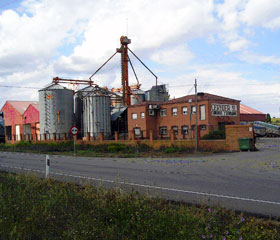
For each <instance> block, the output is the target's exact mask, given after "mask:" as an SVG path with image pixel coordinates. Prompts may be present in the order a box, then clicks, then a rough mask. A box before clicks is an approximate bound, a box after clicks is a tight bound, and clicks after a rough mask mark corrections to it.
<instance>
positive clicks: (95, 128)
mask: <svg viewBox="0 0 280 240" xmlns="http://www.w3.org/2000/svg"><path fill="white" fill-rule="evenodd" d="M80 91H81V92H82V94H83V130H84V136H86V134H87V132H88V133H90V136H91V137H99V134H100V133H101V132H102V133H103V134H104V136H105V137H108V136H110V135H111V108H110V107H111V96H110V94H109V92H108V91H107V90H105V89H103V88H100V87H98V86H89V87H86V88H84V89H82V90H80Z"/></svg>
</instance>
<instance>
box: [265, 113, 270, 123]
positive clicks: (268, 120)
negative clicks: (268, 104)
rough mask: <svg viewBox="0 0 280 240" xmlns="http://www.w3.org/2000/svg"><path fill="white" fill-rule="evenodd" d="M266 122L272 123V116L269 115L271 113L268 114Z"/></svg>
mask: <svg viewBox="0 0 280 240" xmlns="http://www.w3.org/2000/svg"><path fill="white" fill-rule="evenodd" d="M265 122H267V123H271V117H270V114H269V113H268V114H266V120H265Z"/></svg>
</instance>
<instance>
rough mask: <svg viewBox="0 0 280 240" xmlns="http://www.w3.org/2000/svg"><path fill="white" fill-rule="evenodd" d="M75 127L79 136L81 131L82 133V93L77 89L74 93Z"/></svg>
mask: <svg viewBox="0 0 280 240" xmlns="http://www.w3.org/2000/svg"><path fill="white" fill-rule="evenodd" d="M74 121H75V123H76V127H77V128H78V129H79V135H78V137H80V136H81V135H80V134H81V133H83V124H82V122H83V93H82V92H81V91H78V92H77V93H76V94H75V119H74Z"/></svg>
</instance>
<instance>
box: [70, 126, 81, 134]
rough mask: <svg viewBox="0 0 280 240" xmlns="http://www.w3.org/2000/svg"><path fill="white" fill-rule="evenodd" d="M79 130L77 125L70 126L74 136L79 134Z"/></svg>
mask: <svg viewBox="0 0 280 240" xmlns="http://www.w3.org/2000/svg"><path fill="white" fill-rule="evenodd" d="M78 131H79V130H78V128H77V127H75V126H73V127H71V128H70V132H71V134H72V135H73V136H75V135H77V134H78Z"/></svg>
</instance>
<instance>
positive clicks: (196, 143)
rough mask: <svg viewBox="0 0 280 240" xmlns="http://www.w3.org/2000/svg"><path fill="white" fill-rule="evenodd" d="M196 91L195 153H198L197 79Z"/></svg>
mask: <svg viewBox="0 0 280 240" xmlns="http://www.w3.org/2000/svg"><path fill="white" fill-rule="evenodd" d="M194 89H195V151H197V149H198V131H197V130H198V129H197V124H198V119H197V112H198V109H197V83H196V79H195V83H194Z"/></svg>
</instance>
